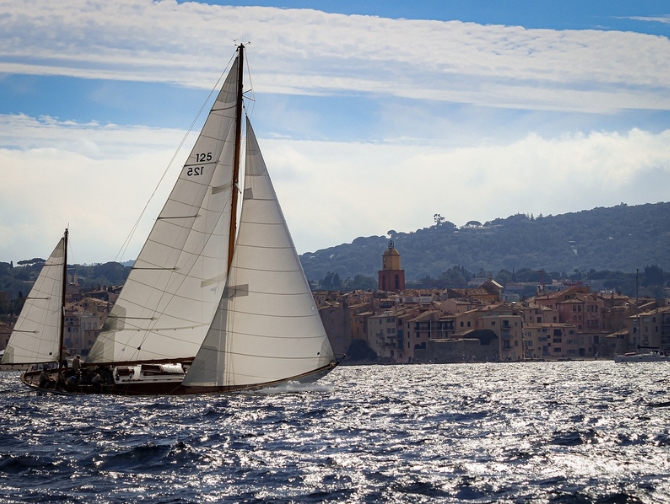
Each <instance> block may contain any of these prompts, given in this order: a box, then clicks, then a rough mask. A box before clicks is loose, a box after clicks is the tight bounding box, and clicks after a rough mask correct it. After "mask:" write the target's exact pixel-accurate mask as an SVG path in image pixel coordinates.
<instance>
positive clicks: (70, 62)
mask: <svg viewBox="0 0 670 504" xmlns="http://www.w3.org/2000/svg"><path fill="white" fill-rule="evenodd" d="M0 6H1V7H2V11H3V12H6V13H8V14H6V15H5V16H2V17H0V33H3V35H2V36H0V72H6V73H29V74H45V75H54V74H57V75H70V76H75V77H80V78H98V79H120V80H139V81H147V82H156V81H162V82H174V83H177V84H180V85H185V86H196V87H209V86H210V85H211V83H212V82H213V81H214V80H215V75H217V74H218V73H220V71H221V69H222V68H223V67H224V66H225V63H226V62H227V61H228V60H227V59H228V58H229V56H230V54H231V53H232V48H233V40H234V39H235V40H241V41H247V40H250V41H251V42H252V44H251V46H250V49H251V50H250V59H251V65H252V69H253V71H254V86H255V89H256V90H257V91H258V92H273V93H289V94H291V93H293V94H305V93H307V94H310V93H311V94H329V93H342V92H347V93H350V92H362V93H372V94H382V95H383V94H388V95H393V96H399V97H408V98H414V99H430V100H444V101H454V102H462V103H472V104H477V105H485V106H500V107H514V108H539V109H554V110H555V109H561V110H566V109H567V110H579V111H613V110H618V109H626V108H643V109H644V108H650V109H663V110H668V109H670V92H669V91H670V89H668V88H669V86H670V84H669V83H668V80H667V77H666V69H667V68H668V67H669V66H670V41H668V39H667V38H665V37H658V36H651V35H645V34H640V33H632V32H617V31H597V30H580V31H570V30H565V31H557V30H544V29H526V28H523V27H519V26H499V25H493V26H483V25H479V24H475V23H463V22H460V21H447V22H443V21H431V20H425V21H424V20H403V19H397V20H396V19H384V18H379V17H373V16H358V15H351V16H346V15H341V14H328V13H324V12H319V11H315V10H309V9H301V10H286V9H276V8H263V7H226V6H215V5H203V4H198V3H183V4H177V3H176V2H174V1H162V2H153V1H150V0H123V1H118V2H100V3H96V2H88V1H84V0H73V1H70V2H67V4H63V3H60V2H51V3H45V4H42V5H41V6H40V8H39V9H36V8H35V7H34V6H33V5H32V4H31V3H29V2H18V1H16V0H3V1H1V2H0ZM227 45H230V49H231V50H230V51H228V50H225V47H226V46H227Z"/></svg>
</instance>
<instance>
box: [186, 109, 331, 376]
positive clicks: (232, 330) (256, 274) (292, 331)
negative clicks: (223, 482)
mask: <svg viewBox="0 0 670 504" xmlns="http://www.w3.org/2000/svg"><path fill="white" fill-rule="evenodd" d="M244 187H245V189H244V200H243V203H242V213H241V217H240V226H239V234H238V238H237V243H236V245H235V254H234V256H233V262H232V266H231V269H230V272H229V276H228V281H227V285H226V288H225V291H224V295H223V298H222V299H221V302H220V304H219V307H218V309H217V311H216V314H215V316H214V320H213V322H212V326H211V328H210V330H209V332H208V333H207V337H206V338H205V341H204V342H203V344H202V347H201V349H200V351H199V352H198V354H197V356H196V359H195V361H194V362H193V365H192V366H191V368H190V370H189V372H188V374H187V375H186V378H185V379H184V385H187V386H237V385H253V384H260V383H267V382H272V381H277V380H283V379H287V378H291V377H295V376H298V375H301V374H303V373H309V372H311V371H314V370H316V369H319V368H321V367H323V366H327V365H328V364H329V363H330V362H331V361H333V360H334V355H333V350H332V348H331V346H330V342H329V340H328V336H327V335H326V331H325V329H324V327H323V324H322V322H321V318H320V316H319V312H318V310H317V308H316V306H315V304H314V299H313V296H312V293H311V291H310V288H309V284H308V283H307V279H306V278H305V274H304V272H303V270H302V266H301V264H300V260H299V258H298V254H297V252H296V250H295V247H294V245H293V240H292V239H291V235H290V234H289V231H288V227H287V225H286V221H285V220H284V215H283V213H282V211H281V207H280V206H279V202H278V201H277V196H276V194H275V191H274V188H273V186H272V182H271V180H270V177H269V175H268V172H267V169H266V167H265V162H264V161H263V157H262V155H261V152H260V149H259V147H258V143H257V142H256V137H255V135H254V132H253V130H252V128H251V124H250V122H249V120H248V119H247V152H246V162H245V185H244Z"/></svg>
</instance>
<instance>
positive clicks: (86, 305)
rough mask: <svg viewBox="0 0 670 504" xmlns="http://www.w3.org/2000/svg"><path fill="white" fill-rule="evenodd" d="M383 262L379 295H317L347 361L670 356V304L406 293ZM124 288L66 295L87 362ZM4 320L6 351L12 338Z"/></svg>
mask: <svg viewBox="0 0 670 504" xmlns="http://www.w3.org/2000/svg"><path fill="white" fill-rule="evenodd" d="M380 259H381V261H380V262H381V269H380V270H379V272H378V286H379V288H378V289H377V290H366V291H361V290H357V291H351V292H338V291H323V290H318V289H317V290H315V291H314V292H313V295H314V300H315V304H316V306H317V308H318V310H319V313H320V315H321V320H322V321H323V324H324V327H325V328H326V332H327V334H328V337H329V339H330V342H331V345H332V347H333V350H334V351H335V353H336V354H339V355H346V358H345V359H344V363H345V364H346V363H352V364H357V363H386V364H409V363H456V362H496V361H502V362H518V361H533V360H578V359H612V358H613V357H614V356H615V355H617V354H619V355H620V354H626V353H632V352H644V351H648V350H650V349H654V350H660V351H661V352H667V351H670V306H669V305H670V303H668V299H667V298H664V299H649V298H641V299H637V298H630V297H628V296H624V295H621V294H620V293H617V292H596V291H594V290H592V289H591V287H590V286H588V285H581V284H579V283H575V284H564V283H559V282H553V283H552V284H548V285H537V288H536V295H535V296H532V297H527V298H520V297H519V295H518V294H516V293H515V292H514V289H513V287H514V286H509V288H505V287H503V286H502V285H500V284H499V283H497V282H496V281H495V280H493V279H490V278H478V279H472V280H471V281H470V283H469V286H468V287H467V288H446V289H421V290H419V289H408V288H406V287H405V275H404V270H403V269H402V265H401V255H400V252H399V251H398V250H396V249H395V247H394V244H393V242H392V241H390V242H389V244H388V248H387V250H386V251H385V252H384V253H383V255H382V257H381V258H380ZM120 291H121V287H120V286H109V287H107V286H100V287H98V288H96V289H93V290H86V291H85V290H84V289H82V288H81V287H80V286H79V285H78V282H77V279H76V276H72V277H70V279H69V281H68V285H67V291H66V312H65V331H64V344H65V346H66V347H67V349H68V352H69V353H70V354H71V355H73V356H74V355H76V354H79V355H81V356H82V357H83V358H85V357H86V356H87V355H88V352H89V351H90V349H91V347H92V346H93V343H94V342H95V339H96V337H97V335H98V333H99V332H100V331H101V329H102V327H103V325H104V323H105V320H106V318H107V315H108V314H109V312H110V310H111V308H112V306H113V304H114V301H115V300H116V298H117V297H118V295H119V293H120ZM12 325H13V323H12V320H8V321H4V322H2V321H0V350H4V348H5V347H6V345H7V342H8V341H9V336H10V334H11V331H12Z"/></svg>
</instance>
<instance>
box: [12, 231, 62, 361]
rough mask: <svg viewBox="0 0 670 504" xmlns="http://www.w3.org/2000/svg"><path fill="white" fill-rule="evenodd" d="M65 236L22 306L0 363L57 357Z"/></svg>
mask: <svg viewBox="0 0 670 504" xmlns="http://www.w3.org/2000/svg"><path fill="white" fill-rule="evenodd" d="M64 260H65V238H61V240H60V241H59V242H58V245H56V248H55V249H54V251H53V252H52V253H51V255H50V256H49V259H47V261H46V262H45V263H44V266H42V271H41V272H40V274H39V276H38V277H37V281H36V282H35V285H33V288H32V289H31V290H30V294H28V297H27V298H26V301H25V304H24V305H23V308H22V309H21V314H20V315H19V318H18V320H17V321H16V324H15V325H14V330H13V331H12V335H11V336H10V338H9V342H8V343H7V349H6V350H5V354H4V355H3V357H2V364H28V363H38V362H56V361H58V345H59V343H60V327H61V323H62V318H61V315H62V310H63V281H64V279H63V275H64V264H63V261H64Z"/></svg>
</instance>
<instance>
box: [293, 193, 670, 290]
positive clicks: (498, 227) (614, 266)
mask: <svg viewBox="0 0 670 504" xmlns="http://www.w3.org/2000/svg"><path fill="white" fill-rule="evenodd" d="M389 233H390V234H387V235H385V236H370V237H367V238H356V239H355V240H354V241H353V242H352V243H349V244H342V245H338V246H336V247H330V248H327V249H323V250H318V251H316V252H313V253H306V254H303V255H302V256H300V259H301V261H302V264H303V267H304V269H305V273H306V274H307V277H308V278H309V279H310V280H315V281H318V280H320V279H323V278H325V277H326V275H327V274H328V272H332V273H337V274H338V275H339V277H340V278H341V279H345V278H354V277H355V276H356V275H365V276H370V277H373V278H376V277H377V271H378V270H379V269H380V268H381V256H382V253H383V252H384V250H385V249H386V247H387V244H388V241H389V238H392V239H393V241H394V244H395V248H396V249H397V250H398V251H399V252H400V254H401V256H402V267H403V269H404V270H405V277H406V278H407V279H408V280H418V279H422V278H425V277H426V276H430V277H432V278H439V276H440V275H441V274H442V273H443V272H444V271H446V270H448V269H449V268H451V267H453V266H455V265H459V266H463V267H464V268H465V269H467V270H469V271H471V272H474V273H477V272H480V271H485V272H492V273H493V274H494V275H495V274H496V272H498V271H500V270H509V271H515V270H516V271H518V270H519V269H522V268H529V269H533V270H540V269H544V270H545V271H553V272H559V273H567V274H571V273H572V272H574V271H575V270H578V271H589V270H592V269H595V270H599V271H600V270H609V271H624V272H635V270H636V269H638V268H639V269H642V268H644V267H645V266H647V265H652V264H653V265H658V266H660V267H661V268H662V269H665V270H668V269H670V203H657V204H646V205H638V206H628V205H625V204H621V205H619V206H616V207H613V208H595V209H593V210H585V211H582V212H576V213H568V214H563V215H556V216H551V215H549V216H545V217H543V216H537V217H533V216H528V215H521V214H519V215H513V216H510V217H508V218H506V219H496V220H494V221H491V222H486V223H484V224H479V223H473V224H471V225H469V226H464V227H461V228H458V227H456V226H455V225H454V224H452V223H450V222H441V223H440V224H436V225H435V226H431V227H429V228H424V229H419V230H417V231H414V232H410V233H397V232H395V231H390V232H389Z"/></svg>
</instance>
